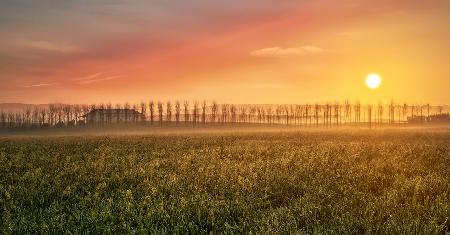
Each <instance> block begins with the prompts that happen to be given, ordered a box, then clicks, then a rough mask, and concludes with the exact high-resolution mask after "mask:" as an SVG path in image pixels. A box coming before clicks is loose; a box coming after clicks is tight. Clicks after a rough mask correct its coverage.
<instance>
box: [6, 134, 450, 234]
mask: <svg viewBox="0 0 450 235" xmlns="http://www.w3.org/2000/svg"><path fill="white" fill-rule="evenodd" d="M0 217H1V220H0V222H1V224H0V233H2V234H9V233H19V234H23V233H56V234H59V233H64V232H65V233H67V232H71V233H85V232H90V233H141V232H142V233H145V232H146V231H147V232H150V233H156V234H161V233H170V234H172V233H205V234H206V233H213V234H216V233H231V234H234V233H267V234H274V233H353V234H361V233H377V234H379V233H382V234H417V233H419V234H439V233H445V232H450V132H431V131H412V130H409V131H399V130H397V131H382V130H377V131H368V130H366V131H362V130H360V131H307V132H289V133H286V132H285V133H280V132H273V133H247V134H245V133H240V134H238V133H226V134H217V133H216V134H195V135H188V134H182V135H175V134H170V135H158V136H110V137H102V136H91V137H81V136H77V137H4V138H0Z"/></svg>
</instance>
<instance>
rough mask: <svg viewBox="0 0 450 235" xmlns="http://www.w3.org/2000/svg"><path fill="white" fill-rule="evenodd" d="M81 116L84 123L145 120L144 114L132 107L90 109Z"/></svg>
mask: <svg viewBox="0 0 450 235" xmlns="http://www.w3.org/2000/svg"><path fill="white" fill-rule="evenodd" d="M82 117H83V118H84V120H85V122H86V123H129V122H143V121H145V115H144V114H142V113H140V112H137V111H136V110H133V109H92V110H91V111H90V112H89V113H86V114H85V115H83V116H82Z"/></svg>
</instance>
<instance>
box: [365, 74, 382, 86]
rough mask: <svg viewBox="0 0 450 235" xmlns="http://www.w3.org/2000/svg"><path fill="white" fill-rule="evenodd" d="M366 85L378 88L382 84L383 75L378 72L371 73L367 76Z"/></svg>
mask: <svg viewBox="0 0 450 235" xmlns="http://www.w3.org/2000/svg"><path fill="white" fill-rule="evenodd" d="M366 85H367V86H368V87H369V88H370V89H377V88H378V87H380V85H381V77H380V75H378V74H376V73H371V74H369V75H368V76H367V78H366Z"/></svg>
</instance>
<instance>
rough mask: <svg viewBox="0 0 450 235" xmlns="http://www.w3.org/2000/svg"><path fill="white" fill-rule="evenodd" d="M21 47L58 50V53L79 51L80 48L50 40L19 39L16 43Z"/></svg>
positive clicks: (49, 50)
mask: <svg viewBox="0 0 450 235" xmlns="http://www.w3.org/2000/svg"><path fill="white" fill-rule="evenodd" d="M17 44H18V45H19V46H21V47H25V48H28V49H33V50H40V51H48V52H58V53H73V52H78V51H80V48H78V47H76V46H73V45H68V44H65V43H55V42H50V41H41V40H37V41H20V42H18V43H17Z"/></svg>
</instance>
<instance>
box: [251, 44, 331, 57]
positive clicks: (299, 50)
mask: <svg viewBox="0 0 450 235" xmlns="http://www.w3.org/2000/svg"><path fill="white" fill-rule="evenodd" d="M322 52H324V49H322V48H320V47H315V46H303V47H291V48H282V47H269V48H263V49H258V50H254V51H252V52H250V55H251V56H256V57H275V58H285V57H293V56H302V55H312V54H319V53H322Z"/></svg>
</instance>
